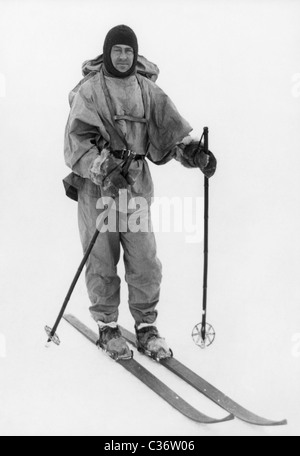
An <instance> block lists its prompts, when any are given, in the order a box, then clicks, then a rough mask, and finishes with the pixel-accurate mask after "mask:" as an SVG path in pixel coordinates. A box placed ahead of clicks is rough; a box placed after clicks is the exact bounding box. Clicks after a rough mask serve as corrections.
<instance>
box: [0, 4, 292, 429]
mask: <svg viewBox="0 0 300 456" xmlns="http://www.w3.org/2000/svg"><path fill="white" fill-rule="evenodd" d="M299 19H300V3H299V1H292V0H285V1H283V0H281V1H279V0H278V1H276V0H274V1H271V0H269V1H267V0H260V1H258V0H256V1H255V0H254V1H250V0H249V1H243V2H241V1H233V0H228V1H215V0H214V1H204V0H200V1H199V0H185V1H179V0H172V1H151V2H149V1H144V0H143V1H134V0H130V1H129V0H127V1H126V2H125V1H117V0H109V1H104V0H98V1H91V0H86V1H84V2H83V1H75V0H64V1H58V0H57V1H55V0H53V1H50V0H48V1H46V0H43V1H30V0H23V1H21V0H18V1H17V0H15V1H14V0H9V1H8V0H0V56H1V59H0V73H1V77H0V81H1V90H0V96H1V98H0V108H1V111H0V116H1V117H0V125H1V143H0V144H1V159H0V160H1V165H0V192H1V193H0V195H1V199H0V204H1V206H0V208H1V233H0V234H1V241H0V242H1V257H0V268H1V271H0V273H1V276H0V277H1V281H0V284H1V295H0V297H1V304H0V334H1V335H0V341H1V347H0V401H1V402H0V434H1V435H111V436H113V435H128V436H129V435H174V436H176V435H186V436H188V435H190V436H192V435H205V436H218V435H262V436H263V435H295V434H297V435H299V434H300V432H299V429H300V426H299V424H300V423H299V421H300V412H299V393H300V387H299V374H300V347H299V343H298V345H297V341H299V340H300V335H299V333H300V310H299V304H300V302H299V298H300V296H299V294H300V293H299V270H300V264H299V263H300V257H299V254H300V242H299V232H300V217H299V207H300V201H299V199H300V196H299V195H300V179H299V169H300V168H299V165H300V159H299V140H300V129H299V114H300V87H299V83H298V84H297V81H299V73H300V58H299V38H300V29H299ZM120 23H125V24H127V25H129V26H131V27H132V28H133V29H134V30H135V32H136V34H137V36H138V38H139V43H140V53H141V54H143V55H145V56H146V57H147V58H148V59H150V60H151V61H154V62H155V63H157V64H158V66H159V67H160V69H161V75H160V78H159V80H158V84H159V85H160V86H161V87H162V88H163V89H164V90H165V91H166V92H167V93H168V94H169V96H170V97H171V98H172V99H173V101H174V102H175V104H176V105H177V107H178V109H179V111H180V112H181V114H182V115H183V116H184V117H186V118H187V120H188V121H189V122H190V123H191V124H192V125H193V126H194V129H195V131H194V133H195V135H199V134H201V132H202V127H203V126H205V125H208V126H209V127H210V147H211V150H212V151H213V152H214V153H215V155H216V156H217V158H218V160H219V169H218V173H217V174H216V176H215V177H214V178H213V179H212V180H211V214H210V215H211V217H210V275H209V286H210V289H209V321H210V322H211V323H212V324H213V325H214V326H215V329H216V331H217V339H216V341H215V344H214V345H213V346H212V347H211V348H210V349H208V350H207V351H205V352H203V351H201V350H200V349H198V348H197V347H196V346H195V345H194V344H193V342H192V340H191V337H190V334H191V330H192V328H193V326H194V325H195V324H196V323H198V322H199V321H200V320H201V285H202V245H201V244H190V243H187V242H186V233H180V234H174V233H170V234H163V233H158V234H157V242H158V249H159V257H160V259H161V260H162V262H163V266H164V282H163V288H162V298H161V304H160V328H161V332H162V333H163V334H164V335H165V336H166V337H167V339H168V341H169V343H170V345H171V346H172V348H173V349H174V352H175V354H176V356H177V357H178V358H179V359H181V360H182V361H184V362H185V363H186V364H188V365H189V366H190V367H191V368H193V369H194V370H195V371H197V372H198V373H199V374H200V375H202V376H203V377H204V378H206V379H207V380H209V381H210V382H212V383H214V384H215V385H216V386H217V387H219V388H220V389H222V390H223V391H224V392H226V393H227V394H228V395H229V396H232V397H233V398H234V399H236V400H237V401H240V402H241V403H242V404H243V405H244V406H246V407H249V408H250V409H252V410H253V411H254V412H256V413H259V414H262V415H264V416H266V417H268V418H273V419H282V418H288V419H289V426H288V427H286V428H277V429H257V428H254V427H251V426H248V425H245V424H243V423H240V422H238V421H235V422H231V423H227V424H222V425H216V426H208V427H205V426H198V425H196V424H194V423H192V422H190V421H189V420H187V419H186V418H184V417H181V415H180V414H178V413H177V412H176V411H174V410H173V409H172V408H171V407H169V406H168V405H167V404H165V403H164V402H163V401H162V400H161V399H160V398H158V397H156V396H155V395H154V393H152V392H150V391H148V390H147V388H146V387H144V386H143V385H142V384H140V383H139V382H138V381H135V379H134V378H133V377H130V375H129V374H127V373H125V372H123V371H122V369H121V368H120V367H119V366H118V365H115V364H114V363H112V362H111V361H110V360H108V359H106V358H105V357H104V356H103V355H101V354H99V353H98V352H97V351H96V350H95V349H93V347H92V346H91V345H89V343H88V342H85V341H84V340H83V339H82V338H81V337H80V336H79V335H77V334H76V333H75V332H74V330H73V329H72V328H69V327H68V326H67V325H66V324H64V323H63V324H62V326H61V328H60V330H59V334H60V337H61V339H62V342H63V343H62V346H61V347H60V348H55V347H52V348H51V349H50V350H48V351H47V350H45V348H44V342H45V336H44V334H43V326H44V325H45V324H52V323H53V321H54V320H55V318H56V315H57V313H58V311H59V308H60V306H61V304H62V301H63V298H64V296H65V294H66V291H67V288H68V286H69V284H70V282H71V280H72V278H73V275H74V274H75V272H76V269H77V267H78V264H79V262H80V260H81V254H82V253H81V246H80V243H79V237H78V232H77V220H76V218H77V215H76V204H75V203H73V202H71V200H68V199H67V198H65V197H64V194H63V188H62V185H61V179H62V178H63V177H64V176H65V175H66V174H67V173H68V170H67V169H66V167H65V165H64V161H63V134H64V127H65V123H66V120H67V116H68V111H69V107H68V98H67V97H68V92H69V91H70V90H71V89H72V88H73V87H74V86H75V85H76V84H77V82H78V81H79V80H80V78H81V63H82V62H83V61H84V60H86V59H88V58H93V57H95V56H96V55H98V54H100V53H101V52H102V44H103V40H104V38H105V35H106V33H107V31H108V30H109V29H110V28H111V27H113V26H115V25H118V24H120ZM151 169H152V172H153V178H154V181H155V186H156V195H157V196H167V197H170V198H171V197H172V196H180V197H184V196H193V197H199V196H201V195H203V191H202V184H203V179H202V177H201V175H200V174H199V172H198V171H196V170H194V171H193V170H186V169H185V168H183V167H181V166H180V165H179V164H178V163H175V162H174V163H171V164H168V165H166V166H165V167H155V166H154V165H153V166H151ZM120 266H121V267H120V274H121V275H123V272H122V271H123V267H122V265H120ZM126 301H127V295H126V287H125V286H123V304H122V311H121V323H123V324H125V325H126V326H128V327H130V329H132V327H133V322H132V320H131V317H130V314H129V312H128V310H127V305H126ZM88 306H89V302H88V298H87V295H86V291H85V285H84V280H83V279H82V280H81V282H80V284H79V286H78V288H77V289H76V291H75V294H74V296H73V298H72V301H71V303H70V308H69V310H70V311H71V312H73V313H75V314H76V315H77V316H80V317H81V318H82V319H83V320H85V321H86V322H87V323H88V324H89V325H91V326H92V325H93V322H92V321H91V320H90V318H89V315H88ZM141 361H142V362H143V364H144V365H145V366H148V367H150V368H151V369H152V370H153V371H154V372H156V374H157V375H158V376H159V377H160V378H162V379H163V380H164V381H166V382H167V383H168V384H169V385H170V386H172V387H173V388H174V389H175V390H176V391H177V392H178V393H179V394H181V395H182V396H184V398H186V399H187V400H189V401H190V402H192V403H193V405H195V406H196V407H198V408H199V409H200V410H202V411H203V412H204V413H208V414H211V415H212V416H216V417H217V416H219V417H220V416H224V414H223V412H222V411H221V409H218V408H217V407H216V406H214V405H211V404H210V403H209V402H208V401H207V400H206V399H204V398H202V397H200V395H198V394H196V393H194V392H193V391H191V390H190V389H189V388H187V387H186V385H185V384H183V383H182V382H180V381H179V380H177V379H175V378H174V376H173V375H172V374H168V373H167V372H165V371H164V369H163V368H161V367H160V366H158V365H155V364H154V363H152V362H150V361H148V360H141Z"/></svg>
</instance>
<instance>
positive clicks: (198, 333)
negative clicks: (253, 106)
mask: <svg viewBox="0 0 300 456" xmlns="http://www.w3.org/2000/svg"><path fill="white" fill-rule="evenodd" d="M208 134H209V129H208V127H205V128H204V130H203V135H202V138H204V144H203V148H204V152H205V153H206V154H207V155H208V154H209V138H208ZM202 138H201V139H200V143H199V150H201V148H202ZM208 228H209V178H208V177H207V176H205V177H204V266H203V304H202V323H199V324H198V325H196V326H195V328H194V330H193V334H192V337H193V339H194V342H195V343H196V345H198V346H200V347H201V348H205V347H209V346H210V345H211V344H212V343H213V341H214V340H215V336H216V333H215V331H214V329H213V327H212V326H211V325H210V324H208V323H207V321H206V319H207V290H208V285H207V284H208V241H209V237H208Z"/></svg>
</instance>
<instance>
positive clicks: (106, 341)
mask: <svg viewBox="0 0 300 456" xmlns="http://www.w3.org/2000/svg"><path fill="white" fill-rule="evenodd" d="M83 74H84V75H85V78H84V79H83V80H82V81H81V82H80V83H79V84H78V86H77V87H76V88H75V89H74V90H73V91H72V92H71V94H70V105H71V112H70V116H69V119H68V123H67V126H66V133H65V160H66V164H67V165H68V166H69V167H70V168H71V169H72V171H73V172H72V174H71V175H69V176H68V177H67V178H66V179H65V181H64V183H65V188H66V191H67V194H68V196H70V197H71V198H73V199H75V200H77V201H78V219H79V230H80V236H81V242H82V246H83V249H84V251H85V250H86V249H87V247H88V245H89V242H90V240H91V238H92V236H93V234H94V232H95V228H96V221H97V218H98V216H99V210H97V201H98V200H99V198H101V197H102V196H104V195H105V196H111V197H113V198H116V201H117V197H118V195H119V191H123V190H124V189H126V190H127V191H128V193H129V194H130V195H131V197H133V198H134V197H143V198H144V199H145V200H146V201H147V202H148V204H149V206H150V204H151V199H152V197H153V182H152V178H151V175H150V170H149V166H148V163H147V160H146V157H147V158H148V159H149V160H151V161H152V162H153V163H155V164H158V165H162V164H165V163H167V162H169V161H170V160H172V159H173V158H175V159H176V160H178V161H180V162H181V163H182V164H183V165H184V166H186V167H189V168H200V169H201V170H202V171H203V172H204V173H205V174H206V175H207V176H208V177H211V176H212V175H213V174H214V172H215V170H216V160H215V158H214V156H213V154H212V153H211V152H210V153H209V155H207V154H205V153H204V151H203V150H202V149H201V148H200V149H199V144H198V141H194V140H193V139H192V138H191V137H190V136H189V134H190V132H191V131H192V128H191V127H190V125H189V124H188V123H187V122H186V121H185V120H184V119H183V118H182V117H181V116H180V114H179V113H178V111H177V110H176V108H175V106H174V104H173V103H172V101H171V100H170V99H169V98H168V96H167V95H166V94H165V93H164V92H163V91H162V90H161V89H160V88H159V87H158V86H157V85H156V84H155V82H154V81H155V80H156V79H157V76H158V68H157V67H156V65H154V64H152V63H151V62H148V61H147V60H146V59H145V58H144V57H142V56H139V54H138V41H137V37H136V35H135V33H134V32H133V30H132V29H130V28H129V27H127V26H125V25H121V26H117V27H114V28H113V29H112V30H110V31H109V33H108V34H107V36H106V39H105V42H104V47H103V55H101V56H99V57H98V58H97V59H95V60H92V61H88V62H85V64H84V66H83ZM132 154H134V155H132ZM129 157H131V158H132V157H134V159H133V160H132V162H131V165H130V168H129V172H128V175H123V174H122V166H123V165H124V163H126V160H128V158H129ZM147 212H148V211H147ZM144 215H145V214H144ZM147 215H148V217H149V213H147ZM116 216H117V218H118V221H120V220H121V221H123V224H124V222H127V219H128V217H129V214H128V212H127V211H126V212H125V213H124V211H122V209H121V208H120V207H117V212H116ZM117 226H119V223H117ZM149 226H151V219H150V223H149ZM121 245H122V247H123V251H124V263H125V269H126V281H127V284H128V289H129V307H130V311H131V314H132V316H133V318H134V320H135V329H136V336H137V342H138V348H139V349H140V350H141V351H142V352H144V353H146V354H148V355H149V356H152V357H154V358H156V359H162V358H166V357H169V356H171V350H170V348H169V347H168V345H167V343H166V341H165V339H163V338H162V337H161V336H160V334H159V332H158V330H157V327H156V320H157V315H158V313H157V304H158V302H159V296H160V286H161V280H162V266H161V263H160V261H159V259H158V258H157V254H156V241H155V237H154V234H153V232H152V230H151V229H149V230H147V232H145V231H138V232H131V231H130V230H127V231H126V232H125V231H124V230H120V229H117V230H116V231H115V232H112V231H106V232H104V233H100V235H99V236H98V239H97V242H96V244H95V246H94V248H93V250H92V252H91V255H90V257H89V260H88V263H87V268H86V283H87V289H88V293H89V298H90V301H91V307H90V312H91V314H92V317H93V318H94V319H95V321H96V322H97V324H98V326H99V333H100V337H99V346H100V347H101V348H103V349H104V350H105V351H107V352H108V353H109V355H110V356H112V357H114V358H115V359H128V358H130V357H131V351H130V349H129V347H128V345H127V343H126V341H125V339H124V338H123V337H122V335H121V332H120V329H119V327H118V314H119V312H118V308H119V305H120V284H121V280H120V278H119V277H118V275H117V265H118V262H119V260H120V246H121Z"/></svg>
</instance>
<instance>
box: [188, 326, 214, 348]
mask: <svg viewBox="0 0 300 456" xmlns="http://www.w3.org/2000/svg"><path fill="white" fill-rule="evenodd" d="M192 338H193V341H194V342H195V344H196V345H198V347H200V348H202V349H205V348H207V347H209V346H210V345H211V344H212V343H213V342H214V340H215V338H216V332H215V330H214V328H213V327H212V326H211V325H210V324H208V323H206V326H205V337H204V339H203V326H202V323H199V324H198V325H196V326H195V328H194V329H193V333H192Z"/></svg>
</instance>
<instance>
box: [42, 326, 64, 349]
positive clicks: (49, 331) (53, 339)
mask: <svg viewBox="0 0 300 456" xmlns="http://www.w3.org/2000/svg"><path fill="white" fill-rule="evenodd" d="M45 331H46V334H47V336H48V342H53V343H54V344H55V345H60V340H59V337H58V335H57V334H54V335H53V336H52V329H51V328H50V327H49V326H45Z"/></svg>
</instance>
